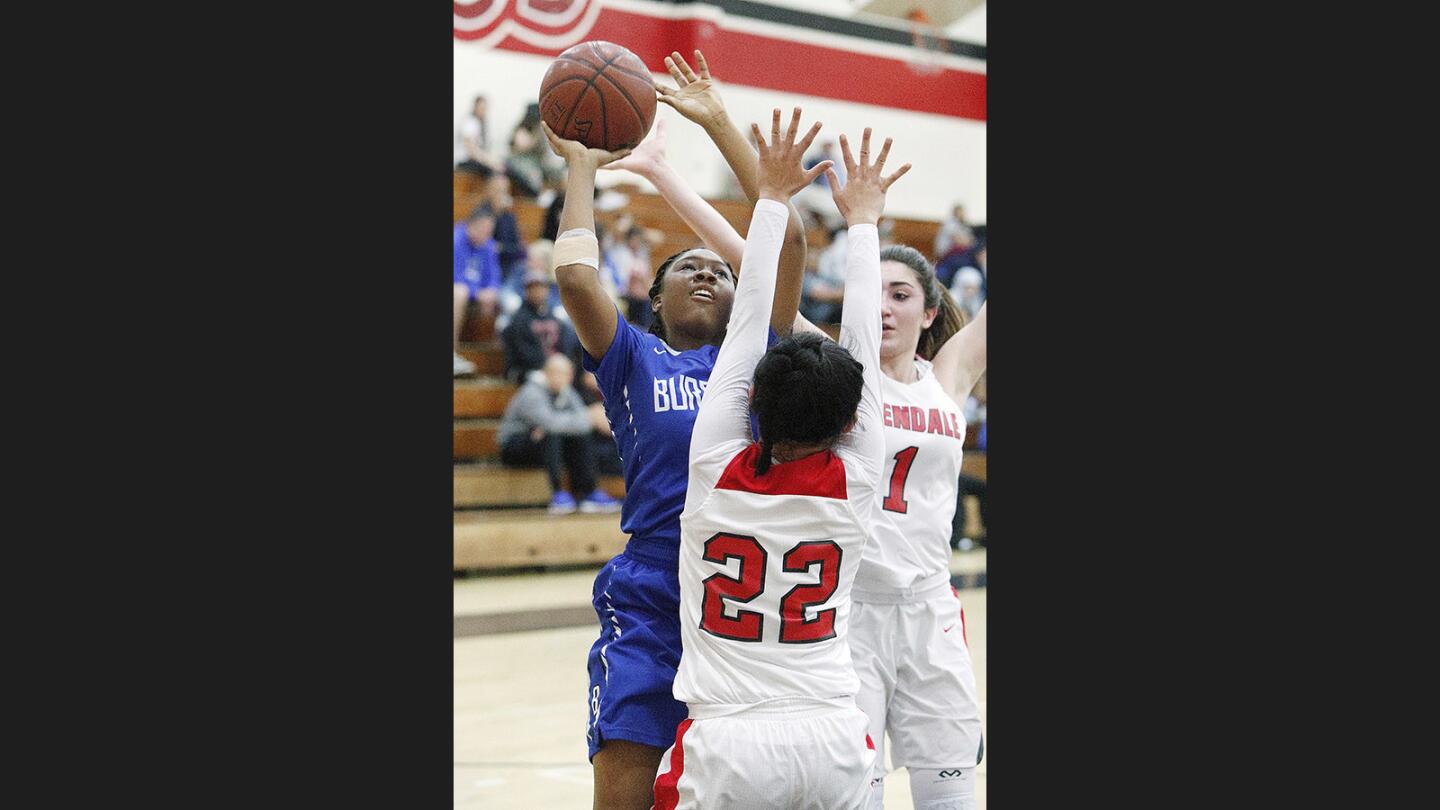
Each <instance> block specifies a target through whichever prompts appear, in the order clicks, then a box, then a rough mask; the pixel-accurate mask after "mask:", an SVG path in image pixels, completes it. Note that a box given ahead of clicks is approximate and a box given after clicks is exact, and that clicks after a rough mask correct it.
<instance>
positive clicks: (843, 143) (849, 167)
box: [840, 132, 855, 177]
mask: <svg viewBox="0 0 1440 810" xmlns="http://www.w3.org/2000/svg"><path fill="white" fill-rule="evenodd" d="M840 157H841V158H843V159H844V160H845V176H846V177H849V176H850V175H852V174H854V173H855V158H854V156H853V155H851V154H850V139H849V138H846V137H845V133H843V132H842V133H840Z"/></svg>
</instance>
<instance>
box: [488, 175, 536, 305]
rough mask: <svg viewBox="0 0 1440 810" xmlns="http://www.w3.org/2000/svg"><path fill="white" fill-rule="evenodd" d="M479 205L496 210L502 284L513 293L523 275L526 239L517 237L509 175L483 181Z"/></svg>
mask: <svg viewBox="0 0 1440 810" xmlns="http://www.w3.org/2000/svg"><path fill="white" fill-rule="evenodd" d="M480 204H481V205H488V206H490V210H491V211H493V212H495V247H496V249H497V250H498V251H499V256H500V278H501V284H502V285H503V286H504V287H505V288H506V289H509V290H512V291H514V292H516V293H518V292H519V291H520V287H521V286H522V284H523V282H522V279H523V278H524V276H525V256H526V249H525V242H524V241H523V240H522V239H521V237H520V223H519V222H518V221H517V220H516V219H515V198H514V197H512V196H510V178H509V177H506V176H505V175H503V174H497V175H495V176H494V177H491V178H490V179H489V180H488V181H486V183H485V199H484V200H483V201H482V202H481V203H480Z"/></svg>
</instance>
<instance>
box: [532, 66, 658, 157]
mask: <svg viewBox="0 0 1440 810" xmlns="http://www.w3.org/2000/svg"><path fill="white" fill-rule="evenodd" d="M540 117H541V119H543V120H544V121H545V123H547V124H549V125H550V128H551V129H553V130H555V134H556V135H559V136H560V137H561V138H565V139H567V140H573V141H579V142H580V143H583V144H585V145H586V146H588V147H591V148H592V149H604V150H606V151H610V152H614V151H618V150H620V149H626V148H629V147H633V146H635V145H636V144H638V143H640V141H642V140H644V139H645V135H646V133H648V132H649V131H650V125H651V124H653V123H654V122H655V81H654V80H653V79H651V78H650V71H649V70H648V69H647V68H646V67H645V63H644V62H641V61H640V57H638V56H636V55H635V54H633V53H631V52H630V51H629V49H627V48H625V47H623V46H620V45H616V44H615V43H613V42H601V41H598V40H597V41H594V42H582V43H580V44H579V45H576V46H575V47H573V48H570V49H569V50H567V51H565V52H564V53H562V54H560V55H559V56H557V57H555V61H554V62H552V63H551V64H550V69H549V70H547V71H545V78H544V79H543V80H542V81H541V82H540Z"/></svg>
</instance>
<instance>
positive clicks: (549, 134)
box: [540, 119, 565, 155]
mask: <svg viewBox="0 0 1440 810" xmlns="http://www.w3.org/2000/svg"><path fill="white" fill-rule="evenodd" d="M540 128H541V129H542V130H544V131H545V137H546V138H548V139H550V148H551V149H554V150H555V154H557V155H563V154H565V153H564V152H563V151H562V150H561V148H560V136H559V135H556V134H555V130H553V129H551V128H550V125H549V124H547V123H545V121H544V120H543V119H542V120H541V121H540Z"/></svg>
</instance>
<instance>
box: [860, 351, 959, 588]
mask: <svg viewBox="0 0 1440 810" xmlns="http://www.w3.org/2000/svg"><path fill="white" fill-rule="evenodd" d="M915 370H916V372H917V373H918V374H919V375H920V378H919V379H918V380H916V381H914V382H911V383H902V382H899V381H897V380H892V379H890V378H889V377H884V378H883V380H882V381H881V386H880V388H881V393H882V397H883V399H884V404H883V405H882V406H881V415H882V419H883V421H884V425H885V428H884V432H885V477H884V478H883V479H882V480H883V483H882V485H881V487H880V493H879V498H880V507H881V511H880V514H881V516H882V519H881V520H879V521H877V522H876V525H875V530H874V532H873V533H872V535H871V542H870V543H869V544H868V545H867V546H866V547H865V558H864V560H863V561H862V562H861V565H860V572H859V574H858V577H859V579H858V581H857V582H856V584H855V590H856V592H857V593H858V594H860V596H857V598H863V599H865V600H866V601H869V600H871V599H872V598H880V597H885V596H890V597H898V596H901V595H909V596H915V597H921V598H923V595H924V594H927V593H929V592H931V591H934V590H936V589H939V590H941V591H944V590H946V589H948V587H949V583H950V534H951V528H952V524H953V521H954V519H955V500H956V495H957V491H958V486H959V479H960V462H961V460H962V455H963V447H964V444H965V413H964V411H963V410H962V409H961V408H960V406H959V405H958V404H956V402H955V400H954V399H952V398H951V397H950V395H949V394H948V393H946V391H945V389H944V388H943V387H941V385H940V382H939V380H937V379H936V378H935V371H934V368H933V366H932V364H931V363H930V362H929V361H926V360H921V359H919V358H916V360H915Z"/></svg>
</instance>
